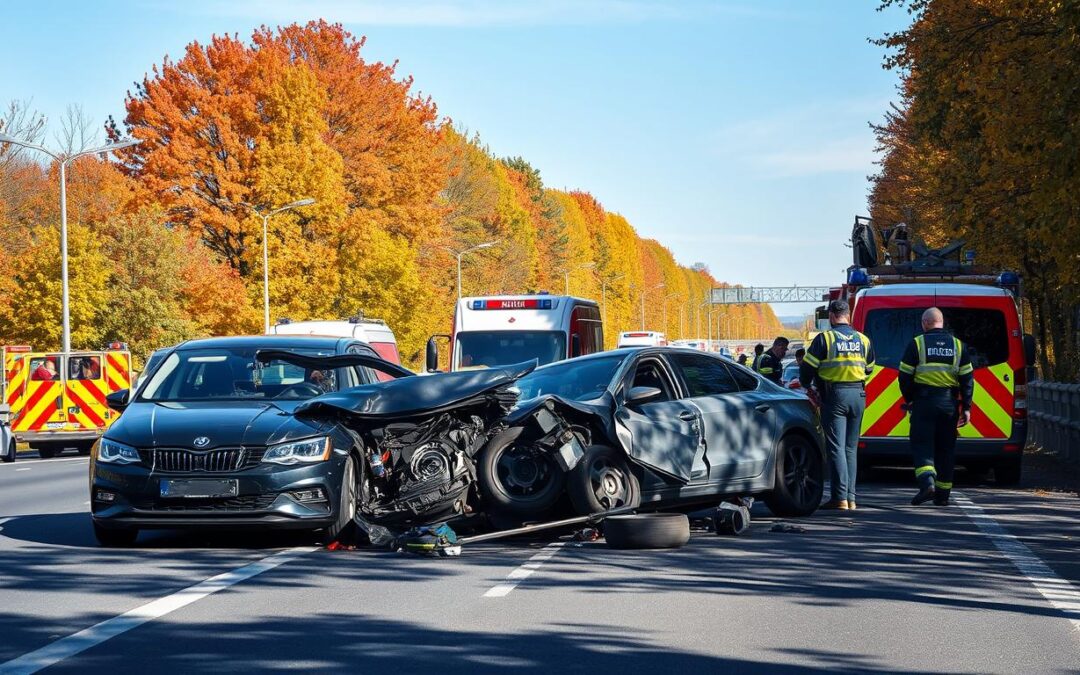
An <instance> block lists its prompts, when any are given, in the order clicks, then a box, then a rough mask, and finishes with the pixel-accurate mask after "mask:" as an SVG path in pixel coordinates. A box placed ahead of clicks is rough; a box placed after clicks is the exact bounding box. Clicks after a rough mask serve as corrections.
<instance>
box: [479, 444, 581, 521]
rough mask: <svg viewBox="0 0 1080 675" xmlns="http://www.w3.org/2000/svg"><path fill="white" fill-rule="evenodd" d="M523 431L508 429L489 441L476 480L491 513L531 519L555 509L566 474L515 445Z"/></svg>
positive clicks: (528, 450) (547, 460) (551, 462)
mask: <svg viewBox="0 0 1080 675" xmlns="http://www.w3.org/2000/svg"><path fill="white" fill-rule="evenodd" d="M523 431H524V430H523V429H522V428H521V427H515V428H512V429H507V430H506V431H503V432H502V433H500V434H499V435H497V436H496V437H495V438H493V439H491V441H490V442H489V443H488V444H487V445H486V446H485V447H484V449H483V450H481V452H480V458H479V463H478V466H477V480H478V482H479V484H480V491H481V494H483V496H484V501H485V502H486V504H487V506H488V508H489V509H490V510H491V511H493V512H497V513H504V514H512V515H514V516H519V517H526V518H531V517H536V516H539V515H543V514H544V513H546V512H547V511H549V510H550V509H551V507H553V506H555V503H556V502H557V501H558V500H559V495H561V494H562V490H563V486H564V485H565V483H566V474H565V473H564V472H563V471H562V469H560V468H559V466H558V465H557V464H556V463H555V461H554V460H553V459H552V458H551V457H550V456H547V455H542V454H541V455H538V454H535V453H533V452H532V451H531V450H530V448H529V447H528V446H527V445H524V444H520V443H518V442H517V441H518V439H519V438H520V436H521V434H522V432H523Z"/></svg>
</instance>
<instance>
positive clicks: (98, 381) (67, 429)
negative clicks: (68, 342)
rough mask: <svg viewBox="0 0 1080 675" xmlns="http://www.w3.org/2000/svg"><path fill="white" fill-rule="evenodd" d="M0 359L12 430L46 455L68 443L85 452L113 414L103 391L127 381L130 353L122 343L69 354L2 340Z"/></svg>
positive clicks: (0, 387) (0, 395)
mask: <svg viewBox="0 0 1080 675" xmlns="http://www.w3.org/2000/svg"><path fill="white" fill-rule="evenodd" d="M0 362H2V364H3V369H2V370H0V401H2V402H3V403H4V404H6V405H7V406H8V407H9V409H10V412H9V419H10V426H11V433H12V434H13V436H14V439H15V440H16V441H19V442H22V443H27V444H29V445H30V447H31V448H32V449H35V450H37V452H38V454H39V455H40V456H41V457H42V458H46V459H47V458H51V457H54V456H55V455H56V454H58V453H59V452H61V451H63V450H65V449H67V448H75V449H76V450H78V451H79V453H80V454H83V455H87V454H89V453H90V447H91V446H92V445H93V444H94V441H96V440H97V438H98V437H99V436H101V434H102V433H103V432H104V431H105V429H106V428H108V426H109V425H110V424H112V421H113V419H114V418H115V417H116V416H117V413H115V412H113V411H112V410H111V409H110V408H109V406H108V405H107V403H106V401H105V397H106V396H108V395H109V394H111V393H113V392H116V391H120V390H122V389H128V388H130V386H131V353H130V352H129V351H128V349H127V346H126V345H124V344H123V343H112V344H111V345H109V347H108V348H106V349H103V350H100V351H80V352H71V353H69V354H63V353H61V352H36V351H34V350H33V349H32V348H31V347H29V346H27V345H12V346H3V347H0ZM0 450H3V449H0ZM4 459H5V460H6V461H11V459H14V457H11V458H10V459H9V458H8V457H7V456H6V455H5V456H4Z"/></svg>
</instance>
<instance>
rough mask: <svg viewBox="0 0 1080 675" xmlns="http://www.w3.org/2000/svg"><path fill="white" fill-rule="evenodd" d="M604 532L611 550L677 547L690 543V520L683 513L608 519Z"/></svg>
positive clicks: (632, 515)
mask: <svg viewBox="0 0 1080 675" xmlns="http://www.w3.org/2000/svg"><path fill="white" fill-rule="evenodd" d="M603 529H604V540H605V541H607V545H608V546H610V547H611V548H621V549H634V548H679V547H681V546H684V545H685V544H686V542H688V541H690V519H689V518H687V517H686V514H684V513H640V514H627V515H622V516H610V517H608V518H605V519H604V524H603Z"/></svg>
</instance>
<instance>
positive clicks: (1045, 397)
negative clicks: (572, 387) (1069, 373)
mask: <svg viewBox="0 0 1080 675" xmlns="http://www.w3.org/2000/svg"><path fill="white" fill-rule="evenodd" d="M1027 404H1028V420H1029V426H1028V441H1029V442H1030V443H1031V444H1033V445H1036V446H1039V447H1041V448H1044V449H1046V450H1049V451H1050V452H1053V453H1054V454H1056V455H1057V456H1058V457H1060V458H1061V459H1062V460H1063V461H1064V462H1065V463H1066V464H1069V465H1072V466H1077V467H1080V384H1065V383H1062V382H1041V381H1038V382H1032V383H1031V384H1029V385H1028V388H1027Z"/></svg>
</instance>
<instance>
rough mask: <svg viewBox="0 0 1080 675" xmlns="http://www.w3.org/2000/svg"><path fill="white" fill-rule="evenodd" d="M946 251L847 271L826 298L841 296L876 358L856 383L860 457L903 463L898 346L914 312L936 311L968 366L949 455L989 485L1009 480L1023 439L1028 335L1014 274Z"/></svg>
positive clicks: (911, 327) (915, 318) (912, 328)
mask: <svg viewBox="0 0 1080 675" xmlns="http://www.w3.org/2000/svg"><path fill="white" fill-rule="evenodd" d="M947 249H948V250H947V251H946V250H938V251H929V252H928V251H925V249H924V257H922V258H916V259H914V260H907V261H902V262H899V263H898V264H886V265H880V266H874V267H852V268H850V269H849V270H848V278H847V283H846V284H845V285H844V286H843V287H842V288H840V289H834V293H833V296H834V297H843V298H845V299H846V300H848V302H849V304H850V305H851V308H852V315H851V323H852V326H853V327H854V328H855V329H856V330H858V331H861V332H862V333H864V334H866V335H867V336H868V337H869V338H870V341H871V343H872V344H873V346H874V353H875V356H876V365H875V368H874V371H873V373H872V374H871V375H870V377H869V378H868V380H867V382H866V412H865V414H864V416H863V423H862V435H861V438H860V441H859V455H860V458H865V459H860V461H861V462H864V463H865V464H866V465H869V464H873V463H881V462H884V461H892V462H895V463H899V464H906V463H908V462H909V461H910V459H911V449H910V444H909V441H908V435H909V432H910V429H911V427H910V417H909V415H908V413H907V411H906V410H904V408H902V407H901V406H902V404H903V402H904V401H903V399H902V397H901V395H900V383H899V370H898V368H899V365H900V358H901V357H902V355H903V353H904V349H905V348H906V346H907V344H908V343H909V342H911V340H912V339H913V338H914V337H915V336H916V335H918V334H920V333H921V332H922V324H921V318H922V313H923V311H925V310H926V309H927V308H929V307H938V308H940V309H941V311H942V313H943V314H944V315H945V329H946V330H947V331H949V332H951V333H952V334H953V335H955V336H956V337H958V338H960V340H962V341H963V343H964V344H965V345H967V348H968V353H969V354H970V356H971V361H972V365H973V366H974V367H975V372H974V377H975V391H974V399H973V406H972V411H971V423H970V424H968V425H967V426H964V427H961V428H960V429H959V431H958V441H957V445H956V461H957V463H958V464H960V465H964V466H966V467H967V468H969V469H974V470H984V469H992V470H993V471H994V477H995V480H996V481H997V482H998V483H1000V484H1004V485H1014V484H1016V483H1018V482H1019V481H1020V473H1021V461H1022V460H1021V458H1022V456H1023V452H1024V447H1025V445H1026V444H1027V401H1026V389H1027V382H1028V377H1029V375H1031V374H1032V368H1031V367H1032V366H1033V365H1034V360H1035V342H1034V338H1032V336H1031V335H1026V334H1024V330H1023V321H1022V319H1021V315H1020V307H1021V305H1020V285H1021V281H1020V277H1019V275H1017V274H1016V273H1014V272H1009V271H1005V272H995V271H993V270H989V269H986V268H977V267H975V266H974V265H973V264H962V263H961V262H960V261H959V260H955V261H953V260H948V259H947V258H946V255H947V253H948V252H949V251H956V250H957V249H958V245H956V244H954V245H952V246H950V247H947ZM972 255H973V254H972ZM871 260H873V258H871Z"/></svg>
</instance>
